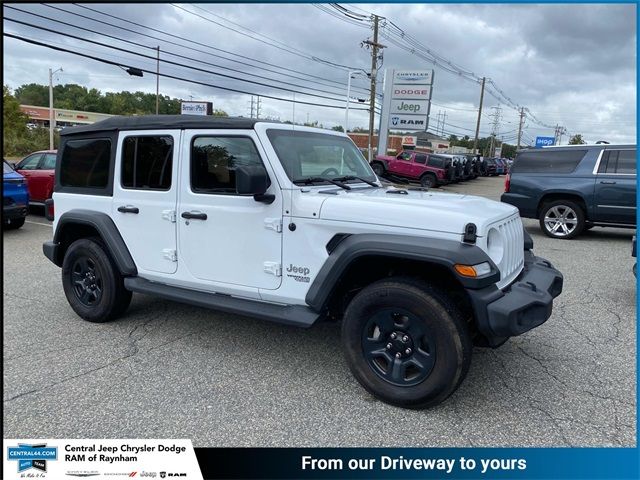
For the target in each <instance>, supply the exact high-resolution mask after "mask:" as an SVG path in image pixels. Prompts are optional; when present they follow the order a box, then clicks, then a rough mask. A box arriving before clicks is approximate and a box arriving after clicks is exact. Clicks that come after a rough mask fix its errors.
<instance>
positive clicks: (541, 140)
mask: <svg viewBox="0 0 640 480" xmlns="http://www.w3.org/2000/svg"><path fill="white" fill-rule="evenodd" d="M555 143H556V139H555V138H554V137H536V148H540V147H548V146H550V145H554V144H555Z"/></svg>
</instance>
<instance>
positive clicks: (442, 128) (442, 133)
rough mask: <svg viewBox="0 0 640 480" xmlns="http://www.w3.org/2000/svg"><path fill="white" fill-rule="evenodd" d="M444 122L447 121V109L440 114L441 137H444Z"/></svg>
mask: <svg viewBox="0 0 640 480" xmlns="http://www.w3.org/2000/svg"><path fill="white" fill-rule="evenodd" d="M446 122H447V111H446V110H445V111H444V113H443V114H442V127H440V136H441V137H444V126H445V123H446Z"/></svg>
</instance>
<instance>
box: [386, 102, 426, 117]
mask: <svg viewBox="0 0 640 480" xmlns="http://www.w3.org/2000/svg"><path fill="white" fill-rule="evenodd" d="M428 110H429V101H428V100H391V115H399V114H407V115H415V114H425V115H426V113H427V111H428Z"/></svg>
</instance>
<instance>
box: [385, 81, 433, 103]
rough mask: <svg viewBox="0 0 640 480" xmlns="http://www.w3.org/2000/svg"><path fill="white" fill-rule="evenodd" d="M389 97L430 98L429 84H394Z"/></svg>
mask: <svg viewBox="0 0 640 480" xmlns="http://www.w3.org/2000/svg"><path fill="white" fill-rule="evenodd" d="M391 98H392V99H393V100H397V99H406V100H430V99H431V85H416V86H407V85H396V86H394V87H393V89H392V91H391Z"/></svg>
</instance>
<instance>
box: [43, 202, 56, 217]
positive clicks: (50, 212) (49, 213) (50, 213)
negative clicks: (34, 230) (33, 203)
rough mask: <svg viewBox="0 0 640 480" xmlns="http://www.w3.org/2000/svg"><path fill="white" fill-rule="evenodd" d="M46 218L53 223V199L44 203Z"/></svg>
mask: <svg viewBox="0 0 640 480" xmlns="http://www.w3.org/2000/svg"><path fill="white" fill-rule="evenodd" d="M44 216H45V217H46V219H47V220H50V221H53V218H54V211H53V198H50V199H48V200H45V202H44Z"/></svg>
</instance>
